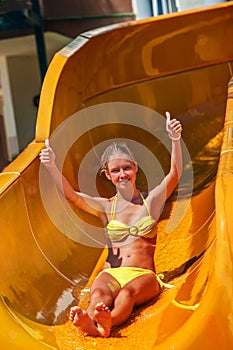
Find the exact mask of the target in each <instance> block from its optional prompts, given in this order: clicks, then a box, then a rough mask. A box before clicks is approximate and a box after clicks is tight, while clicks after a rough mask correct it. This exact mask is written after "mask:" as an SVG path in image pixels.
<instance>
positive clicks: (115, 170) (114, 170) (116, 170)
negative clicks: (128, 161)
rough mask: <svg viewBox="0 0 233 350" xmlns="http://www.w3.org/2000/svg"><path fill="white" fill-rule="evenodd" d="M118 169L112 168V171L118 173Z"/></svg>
mask: <svg viewBox="0 0 233 350" xmlns="http://www.w3.org/2000/svg"><path fill="white" fill-rule="evenodd" d="M118 171H119V170H118V169H111V173H118Z"/></svg>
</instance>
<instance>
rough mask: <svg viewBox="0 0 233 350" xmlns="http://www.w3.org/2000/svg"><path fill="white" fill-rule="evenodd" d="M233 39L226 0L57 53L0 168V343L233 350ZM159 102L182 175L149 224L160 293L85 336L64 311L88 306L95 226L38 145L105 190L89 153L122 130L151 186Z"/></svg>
mask: <svg viewBox="0 0 233 350" xmlns="http://www.w3.org/2000/svg"><path fill="white" fill-rule="evenodd" d="M232 38H233V3H232V2H229V3H224V4H221V5H216V6H213V7H207V8H204V9H200V10H194V11H188V12H182V13H175V14H170V15H164V16H159V17H156V18H152V19H148V20H143V21H139V22H137V21H135V22H130V23H124V24H118V25H113V26H109V27H103V28H100V29H97V30H95V31H91V32H88V33H84V34H83V35H80V36H78V37H77V38H76V39H75V40H74V41H72V42H71V43H70V44H69V45H68V46H66V47H65V48H64V49H62V50H61V51H59V52H58V53H57V54H56V55H55V56H54V58H53V60H52V62H51V64H50V66H49V68H48V71H47V74H46V77H45V80H44V84H43V87H42V92H41V98H40V105H39V111H38V118H37V125H36V134H35V139H34V140H33V141H32V142H31V143H30V144H29V145H28V146H27V148H26V149H25V150H24V151H23V152H22V153H21V154H20V155H19V156H18V157H17V158H16V159H15V160H14V161H13V162H12V163H11V164H10V165H9V166H8V167H7V168H5V169H4V171H3V172H2V173H1V175H0V196H1V200H0V212H1V216H0V227H1V244H0V257H1V264H0V275H1V278H0V296H1V302H0V322H1V325H0V345H1V349H9V350H10V349H14V350H16V349H23V350H29V349H30V350H32V349H38V350H42V349H62V350H63V349H64V350H72V349H85V350H87V349H91V350H92V349H103V348H105V349H124V350H126V349H130V350H131V349H145V350H146V349H157V350H165V349H166V350H168V349H169V350H171V349H172V350H175V349H178V350H196V349H203V350H204V349H205V350H206V349H218V350H220V349H222V350H226V349H231V348H233V301H232V300H233V298H232V296H233V238H232V237H233V235H232V234H233V220H232V215H233V212H232V194H233V83H232V80H231V77H232V70H233V39H232ZM167 110H168V111H170V112H171V113H172V115H173V116H175V117H177V118H179V119H180V120H181V121H182V123H183V135H182V136H183V137H182V138H183V140H182V147H183V151H184V172H183V176H182V178H181V182H180V184H179V186H178V188H177V190H176V191H175V193H174V194H173V195H172V197H171V198H170V199H169V200H168V202H167V203H166V206H165V207H164V210H163V213H162V215H161V219H160V221H159V223H158V239H157V250H156V254H155V263H156V267H157V272H158V273H159V274H160V277H161V280H162V281H163V283H164V289H163V292H162V294H161V296H160V297H159V299H158V300H154V301H153V302H151V303H149V304H148V305H145V306H144V307H142V308H140V309H136V310H135V311H134V313H133V315H132V317H131V318H130V320H129V321H128V322H127V323H126V324H125V325H124V326H122V327H120V328H118V329H115V330H114V331H113V333H112V336H111V337H110V338H108V339H102V338H91V337H84V336H83V335H81V334H78V332H77V331H76V330H75V329H74V328H75V327H74V326H73V325H72V323H71V322H69V321H68V319H67V310H68V309H69V307H70V305H72V304H74V303H76V302H79V303H82V305H84V307H85V304H87V303H88V286H89V285H90V283H91V280H92V279H93V278H94V276H95V274H96V273H97V271H98V269H99V268H101V265H102V263H103V261H104V259H105V257H106V251H105V248H104V245H105V238H104V230H103V228H102V227H101V226H100V225H99V223H98V222H97V220H95V219H93V218H92V217H91V216H88V215H85V213H83V212H81V211H77V210H76V211H75V209H74V208H72V207H71V206H70V205H68V204H67V203H66V201H65V200H64V198H63V197H62V196H61V195H59V193H58V192H57V190H56V188H55V186H54V184H53V183H52V182H51V180H50V179H49V177H48V174H47V172H46V170H45V169H43V167H42V166H40V162H39V159H38V154H39V152H40V150H41V149H42V148H43V146H44V141H45V139H46V138H49V139H50V142H51V144H52V145H53V147H54V148H55V150H56V154H57V162H58V164H59V166H60V168H61V169H62V171H63V173H64V174H65V176H66V177H67V178H68V179H69V181H70V182H71V183H72V185H73V186H74V187H75V188H77V189H80V190H83V191H86V192H88V193H91V194H93V193H95V191H97V192H98V193H99V194H100V195H111V194H112V188H111V187H109V184H108V183H107V182H106V181H105V179H103V178H102V177H101V176H99V175H97V171H98V160H99V154H100V153H101V150H102V148H103V147H104V146H105V145H106V144H107V143H108V142H109V141H110V140H112V139H115V138H120V139H124V140H127V142H129V143H130V144H131V145H132V147H133V148H134V149H135V152H136V155H138V156H139V167H140V172H139V186H141V187H143V188H148V187H150V186H153V185H154V184H156V182H157V181H159V180H160V178H161V177H162V176H163V174H164V173H165V172H166V171H167V169H168V166H169V150H170V143H169V140H168V138H167V135H166V133H165V131H164V126H165V118H164V113H165V111H167ZM95 175H96V176H95ZM92 191H94V192H93V193H92Z"/></svg>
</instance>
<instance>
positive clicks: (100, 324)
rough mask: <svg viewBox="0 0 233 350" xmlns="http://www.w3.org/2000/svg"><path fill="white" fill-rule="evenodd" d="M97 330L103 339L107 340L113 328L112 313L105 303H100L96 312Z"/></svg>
mask: <svg viewBox="0 0 233 350" xmlns="http://www.w3.org/2000/svg"><path fill="white" fill-rule="evenodd" d="M94 316H95V319H96V321H97V328H98V332H99V335H100V336H101V337H104V338H107V337H108V336H109V335H110V331H111V327H112V319H111V311H110V310H109V308H108V306H106V305H105V304H104V303H98V304H96V307H95V312H94Z"/></svg>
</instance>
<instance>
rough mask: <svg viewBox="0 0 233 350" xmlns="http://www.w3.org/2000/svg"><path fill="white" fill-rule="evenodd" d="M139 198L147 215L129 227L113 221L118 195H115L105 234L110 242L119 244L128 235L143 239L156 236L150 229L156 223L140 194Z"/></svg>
mask: <svg viewBox="0 0 233 350" xmlns="http://www.w3.org/2000/svg"><path fill="white" fill-rule="evenodd" d="M140 196H141V198H142V200H143V203H144V205H145V207H146V210H147V212H148V215H147V216H144V217H143V218H141V219H140V220H139V221H138V222H137V223H136V224H135V225H133V226H130V225H126V224H123V223H122V222H120V221H118V220H115V215H116V203H117V198H118V195H117V194H116V195H115V197H114V199H113V202H112V208H111V220H110V221H109V223H108V225H107V226H106V234H107V236H108V238H109V239H110V240H111V241H112V242H119V241H121V240H123V239H125V238H126V237H127V236H129V235H132V236H136V237H145V238H153V237H154V236H155V235H156V231H154V230H153V232H151V230H152V227H153V226H154V225H155V224H156V221H155V220H154V218H153V217H152V216H151V215H150V211H149V208H148V205H147V203H146V200H145V199H144V197H143V196H142V194H141V193H140ZM150 232H151V234H150Z"/></svg>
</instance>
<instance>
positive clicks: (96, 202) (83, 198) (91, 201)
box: [39, 140, 105, 217]
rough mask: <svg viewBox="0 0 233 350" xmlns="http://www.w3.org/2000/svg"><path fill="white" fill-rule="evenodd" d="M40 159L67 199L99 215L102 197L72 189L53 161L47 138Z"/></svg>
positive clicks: (102, 211) (101, 208) (53, 154)
mask: <svg viewBox="0 0 233 350" xmlns="http://www.w3.org/2000/svg"><path fill="white" fill-rule="evenodd" d="M39 157H40V161H41V163H42V164H43V165H44V166H45V167H46V169H47V170H48V172H49V174H50V176H51V177H52V179H53V181H54V183H55V184H56V186H57V188H58V190H59V191H60V192H61V193H62V194H63V195H64V196H65V198H67V200H68V201H69V202H71V203H73V204H74V205H75V206H77V207H78V208H80V209H83V210H85V211H86V212H88V213H90V214H92V215H95V216H98V217H101V216H102V215H103V213H104V212H105V210H104V206H103V204H104V201H105V200H104V199H102V198H94V197H91V196H88V195H86V194H84V193H81V192H77V191H75V190H74V189H73V187H72V186H71V185H70V183H69V182H68V181H67V179H66V178H65V177H64V176H63V175H62V174H61V172H60V171H59V169H58V168H57V166H56V163H55V158H56V156H55V153H54V151H53V149H52V148H51V147H50V145H49V140H46V141H45V148H43V149H42V150H41V152H40V155H39Z"/></svg>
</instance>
